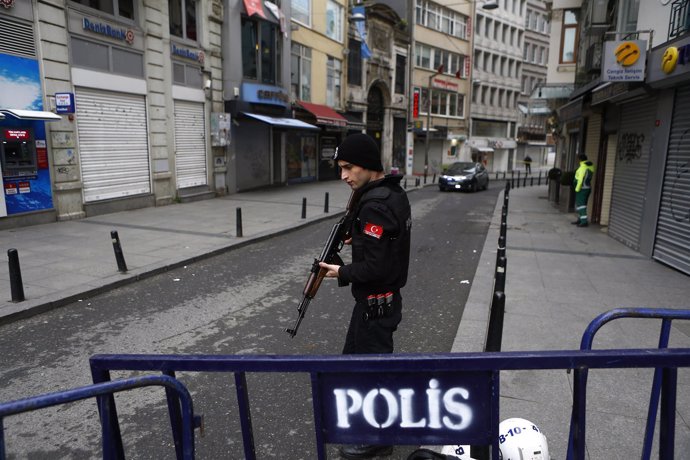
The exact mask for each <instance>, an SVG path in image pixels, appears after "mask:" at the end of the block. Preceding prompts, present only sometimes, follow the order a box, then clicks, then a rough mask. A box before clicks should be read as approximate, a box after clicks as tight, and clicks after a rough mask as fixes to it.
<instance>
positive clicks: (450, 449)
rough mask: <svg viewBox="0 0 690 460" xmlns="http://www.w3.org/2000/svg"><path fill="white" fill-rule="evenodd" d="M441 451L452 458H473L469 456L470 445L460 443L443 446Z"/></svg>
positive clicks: (466, 459)
mask: <svg viewBox="0 0 690 460" xmlns="http://www.w3.org/2000/svg"><path fill="white" fill-rule="evenodd" d="M441 453H442V454H445V455H450V456H451V457H450V458H453V459H455V458H457V459H459V460H474V459H473V458H472V457H470V446H463V445H460V444H455V445H452V446H443V449H442V450H441Z"/></svg>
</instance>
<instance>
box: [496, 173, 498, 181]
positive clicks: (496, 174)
mask: <svg viewBox="0 0 690 460" xmlns="http://www.w3.org/2000/svg"><path fill="white" fill-rule="evenodd" d="M496 180H498V171H496Z"/></svg>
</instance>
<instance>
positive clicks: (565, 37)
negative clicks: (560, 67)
mask: <svg viewBox="0 0 690 460" xmlns="http://www.w3.org/2000/svg"><path fill="white" fill-rule="evenodd" d="M579 16H580V12H579V10H565V11H564V12H563V30H562V31H561V56H560V63H561V64H574V63H575V61H576V59H577V45H578V43H577V42H578V34H579V32H578V29H579V26H578V22H579Z"/></svg>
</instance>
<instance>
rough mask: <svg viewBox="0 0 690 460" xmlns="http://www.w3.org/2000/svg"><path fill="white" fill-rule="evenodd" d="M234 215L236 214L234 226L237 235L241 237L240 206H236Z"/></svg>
mask: <svg viewBox="0 0 690 460" xmlns="http://www.w3.org/2000/svg"><path fill="white" fill-rule="evenodd" d="M235 216H236V219H235V221H236V223H237V225H236V227H237V237H238V238H242V208H237V209H236V210H235Z"/></svg>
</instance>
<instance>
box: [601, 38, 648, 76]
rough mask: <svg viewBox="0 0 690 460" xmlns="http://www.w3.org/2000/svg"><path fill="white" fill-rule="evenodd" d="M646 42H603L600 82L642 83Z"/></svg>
mask: <svg viewBox="0 0 690 460" xmlns="http://www.w3.org/2000/svg"><path fill="white" fill-rule="evenodd" d="M646 50H647V42H646V41H645V40H624V41H608V42H604V56H603V57H602V59H601V61H602V66H601V80H602V81H623V82H625V81H644V76H645V62H646Z"/></svg>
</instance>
